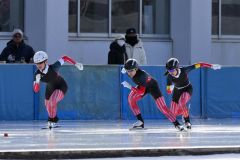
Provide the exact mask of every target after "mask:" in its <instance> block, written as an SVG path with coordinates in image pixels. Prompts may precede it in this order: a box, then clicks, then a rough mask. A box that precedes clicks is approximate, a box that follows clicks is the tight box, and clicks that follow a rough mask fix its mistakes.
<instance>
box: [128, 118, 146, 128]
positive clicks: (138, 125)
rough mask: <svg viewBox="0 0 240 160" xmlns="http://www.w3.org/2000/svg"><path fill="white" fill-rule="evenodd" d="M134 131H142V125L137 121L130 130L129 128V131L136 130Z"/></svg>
mask: <svg viewBox="0 0 240 160" xmlns="http://www.w3.org/2000/svg"><path fill="white" fill-rule="evenodd" d="M136 129H144V123H143V122H142V121H140V120H138V121H137V122H135V123H134V124H133V126H132V128H130V129H129V130H136Z"/></svg>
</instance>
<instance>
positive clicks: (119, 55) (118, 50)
mask: <svg viewBox="0 0 240 160" xmlns="http://www.w3.org/2000/svg"><path fill="white" fill-rule="evenodd" d="M127 59H128V57H127V54H126V48H125V45H123V46H122V47H121V46H119V45H118V43H117V41H113V42H112V43H111V44H110V51H109V53H108V64H124V63H125V61H126V60H127Z"/></svg>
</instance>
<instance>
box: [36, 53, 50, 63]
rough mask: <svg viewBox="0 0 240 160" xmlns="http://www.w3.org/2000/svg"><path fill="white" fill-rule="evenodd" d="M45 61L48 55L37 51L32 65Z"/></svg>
mask: <svg viewBox="0 0 240 160" xmlns="http://www.w3.org/2000/svg"><path fill="white" fill-rule="evenodd" d="M47 59H48V55H47V53H46V52H43V51H38V52H36V53H35V54H34V56H33V61H34V63H41V62H43V61H45V60H47Z"/></svg>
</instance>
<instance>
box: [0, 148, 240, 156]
mask: <svg viewBox="0 0 240 160" xmlns="http://www.w3.org/2000/svg"><path fill="white" fill-rule="evenodd" d="M226 153H240V146H193V147H154V148H153V147H152V148H151V147H141V148H106V149H48V150H43V149H39V150H11V151H3V150H2V151H0V158H5V159H6V158H7V159H9V158H11V159H20V158H21V159H36V158H37V159H49V158H55V159H56V158H61V159H62V158H109V157H146V156H147V157H154V156H177V155H211V154H226Z"/></svg>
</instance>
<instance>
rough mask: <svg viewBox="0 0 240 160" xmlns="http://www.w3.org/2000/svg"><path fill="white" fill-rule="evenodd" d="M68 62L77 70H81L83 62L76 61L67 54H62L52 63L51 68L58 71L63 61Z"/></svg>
mask: <svg viewBox="0 0 240 160" xmlns="http://www.w3.org/2000/svg"><path fill="white" fill-rule="evenodd" d="M65 62H68V63H70V64H72V65H74V66H75V67H76V68H77V69H78V70H83V64H82V63H78V62H76V61H75V60H73V59H72V58H71V57H69V56H66V55H64V56H62V57H61V58H60V59H59V60H58V61H57V62H55V63H54V64H53V68H54V70H55V71H58V70H59V68H60V67H61V66H62V65H63V64H64V63H65Z"/></svg>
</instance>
